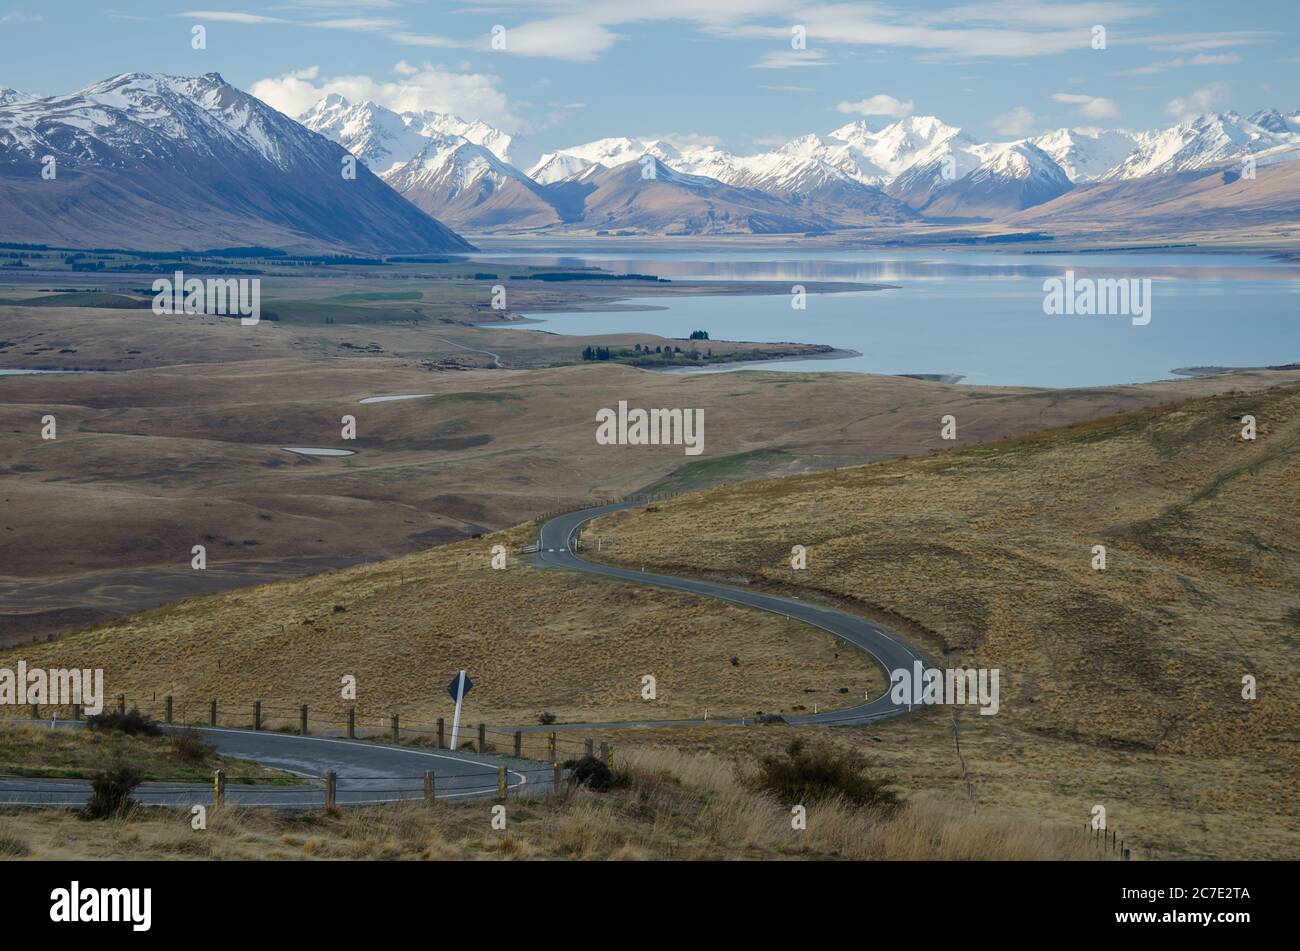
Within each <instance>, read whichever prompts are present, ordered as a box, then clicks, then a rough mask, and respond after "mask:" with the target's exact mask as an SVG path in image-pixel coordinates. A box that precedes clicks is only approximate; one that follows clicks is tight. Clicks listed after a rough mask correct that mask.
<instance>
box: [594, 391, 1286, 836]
mask: <svg viewBox="0 0 1300 951" xmlns="http://www.w3.org/2000/svg"><path fill="white" fill-rule="evenodd" d="M1243 413H1250V414H1251V415H1254V416H1255V417H1256V419H1257V420H1258V426H1259V435H1258V438H1257V439H1256V440H1255V441H1253V442H1249V441H1243V440H1242V439H1241V438H1240V435H1239V433H1240V428H1241V423H1240V416H1241V415H1242V414H1243ZM960 419H961V417H960V415H959V420H960ZM657 508H658V511H656V512H654V513H646V512H644V511H642V510H640V509H636V510H629V511H626V512H621V513H617V514H614V515H611V516H607V517H605V518H603V519H600V520H598V521H597V522H596V523H593V525H592V526H591V528H590V531H591V532H592V533H598V534H599V535H600V536H601V537H602V538H604V539H606V540H607V541H608V544H607V546H606V547H605V549H604V557H605V558H606V560H610V561H614V562H617V563H621V564H625V565H628V566H635V567H640V566H641V565H643V564H644V565H645V566H646V567H647V568H648V569H649V570H651V571H656V570H658V571H664V572H668V573H678V574H687V575H697V576H710V577H723V578H727V579H736V578H740V579H748V580H749V581H750V582H751V583H753V584H755V585H757V586H759V587H765V588H768V589H772V590H776V591H783V592H787V593H795V594H798V595H800V596H802V597H806V598H822V599H826V600H829V601H832V602H834V603H837V604H839V605H841V606H845V607H848V608H849V609H850V610H855V611H858V612H860V613H863V614H865V615H867V616H870V617H874V618H876V619H881V620H884V621H885V622H886V623H888V624H891V625H892V626H893V627H894V628H895V629H896V630H899V631H900V632H901V633H903V634H904V635H905V636H908V637H911V638H913V639H914V640H915V641H916V642H917V643H919V644H921V646H923V647H926V648H928V649H929V650H930V652H931V653H932V654H933V655H934V656H936V657H946V658H947V660H946V663H945V666H962V667H989V668H994V667H995V668H999V669H1000V670H1001V673H1002V676H1001V694H1002V698H1001V711H1000V712H999V714H998V715H997V716H992V717H979V716H970V717H963V723H964V727H963V746H964V747H967V745H968V744H969V749H970V750H972V751H974V752H975V756H974V761H973V768H974V769H975V771H976V773H977V777H976V778H977V781H976V783H975V786H976V793H977V796H978V797H979V801H980V802H981V804H990V803H1000V802H1007V803H1011V804H1014V805H1015V806H1017V807H1019V808H1022V809H1030V810H1034V811H1043V812H1047V813H1050V814H1053V815H1062V816H1069V817H1071V819H1072V821H1077V822H1078V823H1079V824H1080V825H1082V823H1083V822H1085V821H1086V819H1087V810H1088V809H1089V808H1090V806H1091V804H1093V803H1105V802H1109V803H1110V804H1111V806H1112V807H1119V806H1121V805H1122V809H1121V811H1120V815H1122V816H1123V817H1124V824H1125V827H1126V828H1127V830H1128V831H1129V832H1130V833H1132V834H1134V835H1135V836H1137V837H1138V838H1139V840H1140V841H1145V842H1146V843H1148V844H1149V845H1150V846H1151V848H1152V849H1153V850H1154V851H1155V852H1158V853H1160V854H1163V855H1167V856H1191V855H1195V856H1216V855H1217V856H1225V857H1226V856H1237V857H1246V856H1253V857H1262V856H1271V857H1283V856H1294V855H1295V854H1297V852H1300V816H1297V814H1296V812H1295V810H1294V795H1293V790H1294V787H1295V785H1296V784H1297V783H1300V769H1297V766H1296V760H1295V757H1294V748H1295V746H1294V744H1295V742H1296V739H1297V736H1296V724H1297V723H1300V695H1297V693H1296V692H1295V691H1294V690H1292V689H1289V688H1287V687H1284V686H1283V685H1285V684H1290V683H1293V682H1294V672H1295V670H1296V669H1297V668H1298V667H1300V638H1297V636H1296V633H1297V627H1296V624H1295V618H1296V617H1297V616H1298V613H1297V612H1298V611H1300V541H1298V540H1297V539H1298V537H1300V536H1297V530H1296V526H1297V525H1300V389H1297V388H1296V387H1295V386H1282V387H1276V388H1273V389H1270V390H1266V391H1263V392H1254V393H1237V394H1230V395H1223V396H1216V397H1211V398H1206V399H1200V400H1194V401H1190V402H1185V403H1180V404H1176V405H1172V406H1166V407H1159V408H1146V409H1142V410H1138V411H1135V412H1129V413H1125V414H1122V415H1119V416H1116V417H1113V418H1110V419H1100V420H1091V421H1086V422H1081V423H1078V424H1076V425H1073V426H1069V427H1064V428H1061V429H1058V430H1052V431H1048V432H1042V433H1036V434H1032V435H1027V436H1021V437H1017V438H1013V439H1008V440H1005V441H1002V442H995V443H989V444H984V445H981V446H977V447H974V448H971V449H962V448H958V449H955V450H953V451H949V452H942V453H936V454H933V455H930V456H926V457H918V458H910V459H900V460H894V461H889V462H882V463H878V464H873V465H868V466H864V467H857V468H849V469H840V470H836V471H834V472H826V473H815V474H809V475H802V476H797V477H792V478H787V479H779V480H772V481H765V482H756V483H747V484H744V485H740V486H722V487H718V488H715V489H711V490H709V491H706V492H702V493H699V494H697V495H691V496H681V497H678V498H676V499H673V500H670V501H668V502H663V503H660V504H658V506H657ZM795 544H801V545H804V546H805V547H806V549H807V558H808V568H807V570H805V571H798V572H796V571H792V570H790V568H789V562H788V557H789V552H790V548H791V546H793V545H795ZM1094 545H1104V546H1106V549H1107V567H1106V570H1104V571H1097V570H1093V568H1092V566H1091V562H1092V558H1093V546H1094ZM1247 674H1249V675H1251V676H1253V677H1255V678H1256V680H1257V682H1258V684H1259V685H1260V686H1261V689H1260V690H1259V692H1258V697H1257V699H1254V700H1247V699H1244V698H1243V696H1242V678H1243V676H1244V675H1247ZM1264 684H1271V685H1273V686H1272V689H1268V690H1264V689H1262V685H1264ZM913 719H915V718H913ZM922 726H924V729H922ZM878 732H881V733H884V734H887V735H888V734H894V735H897V734H900V733H906V734H907V735H908V736H909V737H913V736H915V735H917V734H918V733H919V734H920V735H921V736H922V744H923V746H922V748H921V749H920V750H914V751H913V753H914V756H913V758H912V759H911V760H908V761H906V766H907V767H908V768H909V769H911V770H914V769H916V768H917V767H918V766H923V767H924V768H925V769H926V771H927V772H931V773H932V774H933V775H934V776H935V778H936V780H938V777H939V776H941V775H942V776H943V778H942V780H938V781H939V782H940V786H939V788H942V789H944V790H945V791H952V789H953V784H952V776H951V774H952V765H951V764H952V763H953V762H954V760H955V757H954V751H953V744H952V737H951V735H950V734H948V733H947V731H945V730H943V729H942V728H941V727H939V726H938V724H937V723H936V724H933V725H930V721H928V720H925V719H924V717H922V718H921V719H920V720H919V725H917V724H913V725H907V726H904V725H902V724H881V725H880V726H879V728H878ZM715 735H716V736H718V737H721V736H722V734H721V733H718V734H715ZM986 741H987V742H986ZM982 756H992V757H994V760H993V761H990V760H987V759H982V758H981V757H982ZM930 764H933V765H930ZM891 765H893V766H894V768H898V766H897V764H896V763H895V764H891ZM1288 788H1289V789H1290V790H1292V791H1289V789H1288ZM1083 790H1087V792H1083ZM963 791H964V790H963ZM1188 802H1195V803H1196V804H1197V805H1196V807H1195V808H1189V807H1188V806H1187V805H1186V804H1187V803H1188ZM1111 814H1112V816H1115V811H1114V810H1113V809H1112V813H1111Z"/></svg>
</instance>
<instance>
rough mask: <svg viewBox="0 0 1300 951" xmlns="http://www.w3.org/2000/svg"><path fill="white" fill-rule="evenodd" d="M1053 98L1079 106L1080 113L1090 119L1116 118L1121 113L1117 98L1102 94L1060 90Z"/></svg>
mask: <svg viewBox="0 0 1300 951" xmlns="http://www.w3.org/2000/svg"><path fill="white" fill-rule="evenodd" d="M1052 98H1053V99H1055V100H1056V101H1057V102H1068V103H1070V104H1071V105H1075V106H1078V107H1079V115H1081V116H1087V117H1088V118H1089V119H1114V118H1116V117H1117V116H1118V115H1119V106H1117V105H1115V100H1113V99H1104V98H1102V97H1101V96H1085V95H1083V94H1082V93H1074V92H1058V93H1053V94H1052Z"/></svg>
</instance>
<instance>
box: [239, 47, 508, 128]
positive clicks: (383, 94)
mask: <svg viewBox="0 0 1300 951" xmlns="http://www.w3.org/2000/svg"><path fill="white" fill-rule="evenodd" d="M394 73H396V75H397V76H398V77H399V78H398V79H396V80H392V81H382V80H378V79H374V78H372V77H370V76H364V75H356V76H333V77H322V76H321V74H320V67H318V66H310V67H308V68H306V69H300V70H295V71H293V72H289V73H284V74H283V75H280V76H272V77H267V78H266V79H259V80H258V81H257V82H255V83H253V85H252V86H250V87H249V89H248V91H249V92H250V93H252V94H253V95H254V96H256V97H257V98H258V99H261V100H262V101H263V102H265V103H266V104H267V105H269V106H272V107H274V108H276V109H279V110H280V111H281V112H283V113H284V114H285V115H287V116H294V117H296V116H299V115H301V114H302V113H304V112H306V111H307V110H308V109H310V108H311V107H312V106H314V105H315V104H316V103H317V102H319V101H320V100H321V99H323V98H324V97H325V96H327V95H328V94H329V93H337V94H338V95H340V96H342V97H343V98H344V99H347V100H348V101H349V102H354V103H355V102H365V101H366V100H367V99H371V100H374V101H375V102H377V103H379V104H380V105H381V106H387V107H388V108H389V109H392V110H394V111H395V112H408V111H414V112H422V111H425V110H432V111H434V112H452V113H455V114H457V115H462V116H466V117H468V118H472V119H482V120H483V121H484V122H489V123H491V124H492V125H495V126H496V127H497V128H499V129H502V130H504V131H506V132H517V131H519V130H520V129H521V128H522V127H523V126H524V123H523V122H522V121H521V120H520V119H519V118H517V117H516V116H515V115H513V113H512V112H511V109H510V104H509V102H508V101H507V98H506V95H505V93H503V92H502V91H501V90H500V89H499V88H498V83H499V81H500V80H499V79H498V77H496V76H491V75H486V74H482V73H469V72H453V71H451V70H448V69H446V68H444V67H442V66H433V65H430V64H428V63H425V64H424V65H423V66H419V67H414V66H412V65H411V64H410V63H407V62H406V61H405V60H402V61H401V62H399V63H398V64H397V65H396V66H395V67H394Z"/></svg>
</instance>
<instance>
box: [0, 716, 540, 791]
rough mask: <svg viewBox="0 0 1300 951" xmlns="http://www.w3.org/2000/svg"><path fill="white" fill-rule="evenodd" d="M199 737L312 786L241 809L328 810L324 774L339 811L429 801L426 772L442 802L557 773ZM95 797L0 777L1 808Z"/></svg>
mask: <svg viewBox="0 0 1300 951" xmlns="http://www.w3.org/2000/svg"><path fill="white" fill-rule="evenodd" d="M27 722H29V723H30V722H32V721H27ZM45 722H47V723H48V721H45ZM59 726H60V727H65V726H66V727H77V726H80V724H76V723H63V724H59ZM196 729H199V730H200V731H201V732H202V733H203V734H204V738H205V739H207V741H208V742H209V743H211V744H212V745H213V746H215V747H216V748H217V751H218V752H220V753H225V754H227V755H229V756H237V757H239V758H240V759H248V760H254V761H256V762H258V763H261V764H262V765H263V766H271V767H274V768H276V769H283V770H287V771H289V772H292V773H296V774H298V775H299V776H301V777H303V779H304V780H305V781H306V782H305V783H304V784H303V785H302V786H270V785H265V784H258V785H246V784H242V783H233V782H228V783H227V784H226V801H227V802H229V803H238V804H239V805H241V806H278V807H280V808H320V807H321V806H323V805H324V803H325V788H324V777H325V773H326V772H330V771H333V772H334V773H337V774H338V788H337V793H336V798H337V801H338V803H339V805H366V804H374V803H382V802H396V801H397V800H399V799H422V798H424V771H425V770H426V769H427V770H432V771H433V774H434V795H435V796H436V797H437V798H439V799H453V800H456V799H473V798H487V797H495V796H496V793H497V767H498V765H505V766H506V767H507V774H506V775H507V782H508V784H509V787H510V790H509V792H510V795H511V796H519V795H532V794H535V793H539V792H546V791H548V790H549V789H550V788H551V775H552V774H551V769H550V767H548V766H546V765H545V764H543V763H533V762H529V761H523V760H505V759H502V758H499V757H491V756H470V755H466V754H463V753H452V752H449V751H447V750H424V749H418V748H412V747H396V746H384V745H381V744H378V743H372V742H368V741H365V740H344V739H333V738H330V737H320V736H294V735H291V734H286V733H270V732H266V731H261V732H254V731H252V730H229V729H222V728H219V727H218V728H208V727H202V728H196ZM89 795H90V784H89V783H87V782H84V781H79V780H49V779H12V778H3V777H0V804H8V805H60V806H79V805H82V804H84V803H85V802H86V799H87V798H88V797H89ZM133 796H134V798H135V799H137V800H138V801H140V802H142V803H144V804H145V805H156V806H182V807H189V806H193V805H196V804H202V805H211V803H212V787H211V785H209V784H207V783H145V784H142V785H141V786H140V787H139V788H138V789H137V790H136V792H135V793H134V794H133Z"/></svg>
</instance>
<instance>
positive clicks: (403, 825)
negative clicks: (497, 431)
mask: <svg viewBox="0 0 1300 951" xmlns="http://www.w3.org/2000/svg"><path fill="white" fill-rule="evenodd" d="M627 775H628V782H627V783H626V784H625V785H623V786H620V787H617V788H615V789H613V790H611V791H608V792H593V791H590V790H586V789H574V790H571V791H569V792H567V793H566V794H562V795H559V796H548V797H543V798H539V799H533V800H514V801H511V802H509V803H508V804H507V806H506V810H507V812H506V815H507V826H506V829H504V830H500V831H494V830H493V829H492V828H491V824H490V820H491V813H490V808H491V804H490V803H488V802H478V803H465V804H458V805H450V804H446V803H443V802H438V803H437V804H435V805H434V806H432V807H427V806H425V805H424V804H423V803H418V804H416V803H412V804H403V805H398V806H382V807H364V808H357V809H345V810H342V811H340V812H338V813H336V814H334V815H329V814H326V813H323V812H311V813H284V812H272V811H270V810H265V811H259V810H254V809H242V810H241V809H236V808H233V807H224V808H221V809H216V810H211V811H210V812H209V814H208V828H207V830H206V831H193V830H192V829H191V828H190V815H189V813H188V812H179V811H175V810H168V809H141V810H137V811H136V812H135V813H134V814H133V815H132V816H130V817H129V818H126V819H121V820H113V821H108V822H83V821H79V820H77V819H76V818H74V816H73V815H72V814H71V813H70V812H67V811H58V810H23V811H12V810H6V811H3V812H0V857H3V858H16V859H21V858H32V859H72V858H76V859H87V858H90V859H235V860H274V859H279V860H288V859H624V860H629V859H630V860H635V859H737V858H739V859H1093V858H1097V857H1099V853H1098V851H1097V850H1096V848H1095V846H1094V845H1093V844H1092V843H1091V842H1089V841H1088V839H1087V838H1086V837H1085V836H1083V835H1081V834H1079V833H1076V832H1074V831H1072V830H1063V829H1058V828H1055V827H1052V826H1049V825H1044V824H1040V823H1038V822H1035V821H1032V820H1024V819H1020V820H1013V819H1007V818H1003V817H998V816H985V815H973V814H972V813H971V812H970V810H969V809H968V808H964V807H963V806H961V805H960V804H954V803H952V802H947V801H942V800H938V799H933V798H919V799H917V800H916V801H914V802H909V803H908V804H907V805H905V806H904V807H903V808H902V809H901V810H899V811H897V812H896V813H894V814H892V815H881V814H879V813H877V812H874V811H872V810H869V809H860V808H854V807H850V806H848V805H846V804H844V803H843V802H840V801H834V800H832V801H828V802H824V803H822V804H820V805H811V806H809V807H808V810H807V828H806V829H804V830H798V831H797V830H795V829H793V828H792V825H791V821H790V811H789V807H788V805H787V804H783V803H779V802H777V801H776V800H775V799H773V798H772V797H770V796H768V795H766V794H763V793H760V792H757V791H756V790H755V789H754V787H753V785H752V783H751V780H750V778H749V777H748V775H746V774H745V773H744V772H742V771H738V770H737V769H735V768H733V767H732V766H731V765H730V764H728V763H727V762H725V761H723V760H721V759H719V758H717V757H711V756H707V755H689V756H688V755H682V754H679V753H673V752H670V751H664V750H646V751H644V752H640V753H638V754H636V755H635V756H633V757H632V758H631V759H630V760H629V762H628V769H627Z"/></svg>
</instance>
